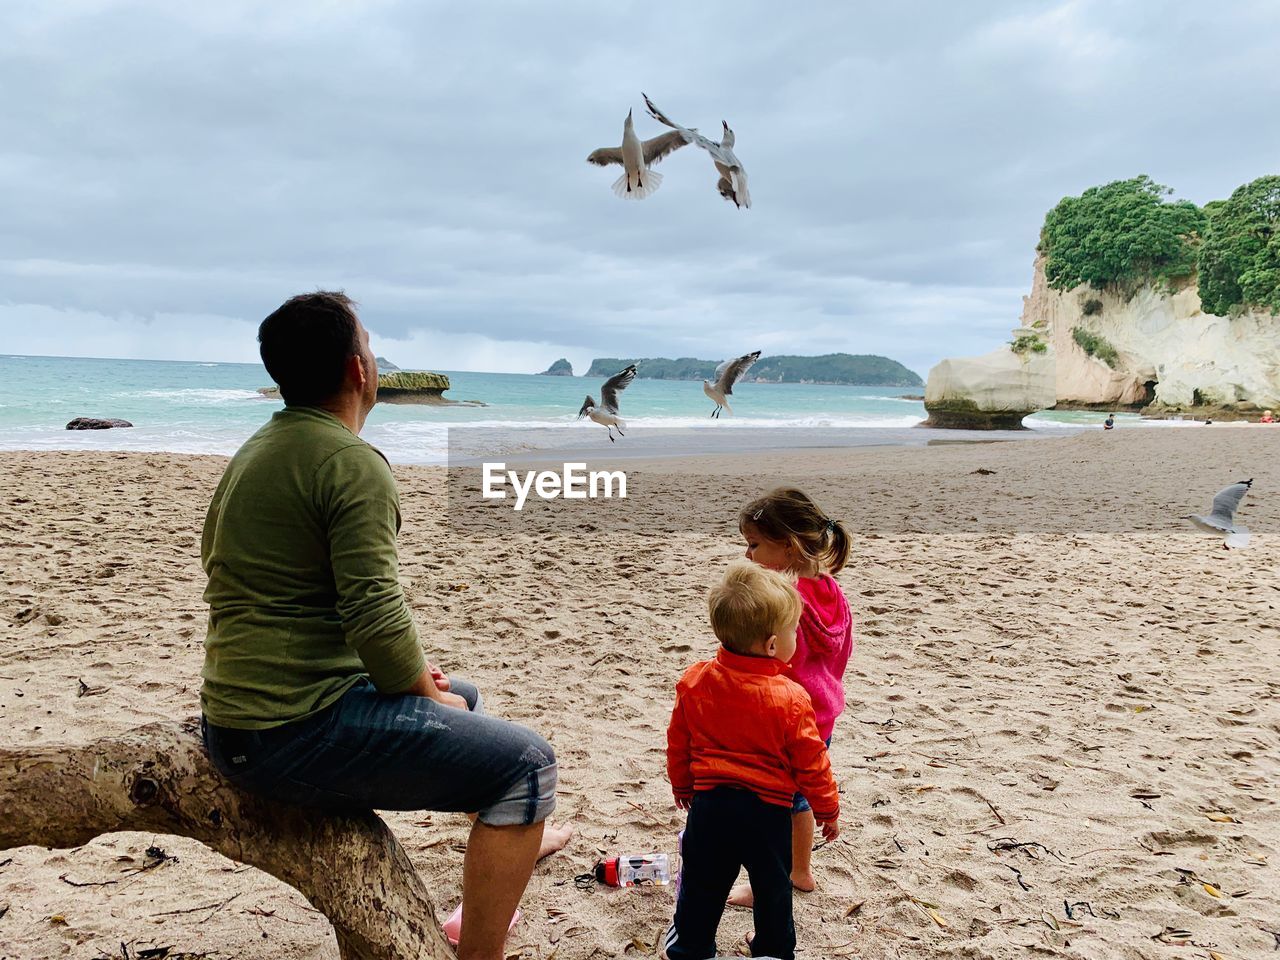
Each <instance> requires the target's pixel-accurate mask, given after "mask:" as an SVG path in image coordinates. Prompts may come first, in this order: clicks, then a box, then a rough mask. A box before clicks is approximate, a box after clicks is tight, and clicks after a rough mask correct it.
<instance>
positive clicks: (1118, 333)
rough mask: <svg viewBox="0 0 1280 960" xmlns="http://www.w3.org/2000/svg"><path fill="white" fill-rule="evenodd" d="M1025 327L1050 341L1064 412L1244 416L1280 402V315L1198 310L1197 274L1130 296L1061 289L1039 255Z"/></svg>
mask: <svg viewBox="0 0 1280 960" xmlns="http://www.w3.org/2000/svg"><path fill="white" fill-rule="evenodd" d="M1022 325H1023V326H1024V327H1027V328H1030V329H1032V330H1034V331H1036V332H1037V333H1039V334H1040V336H1041V337H1042V338H1043V339H1044V341H1045V342H1046V343H1047V344H1048V345H1049V348H1050V352H1051V353H1052V354H1053V356H1054V361H1055V374H1054V381H1055V393H1056V397H1057V402H1058V405H1059V406H1062V407H1073V406H1074V407H1081V406H1084V407H1096V408H1098V409H1101V408H1104V407H1129V408H1131V409H1148V410H1149V412H1151V413H1162V412H1172V411H1188V410H1194V408H1199V407H1204V408H1219V409H1223V410H1231V409H1235V410H1237V411H1240V412H1249V411H1252V410H1254V409H1258V408H1265V407H1275V406H1277V405H1280V316H1274V315H1272V314H1271V313H1270V312H1269V311H1267V310H1260V311H1246V312H1243V313H1240V314H1239V315H1237V316H1231V317H1220V316H1217V315H1216V314H1212V313H1205V312H1204V311H1203V310H1202V309H1201V307H1200V296H1199V294H1198V293H1197V292H1196V284H1195V280H1194V278H1192V279H1191V280H1189V281H1188V282H1186V283H1185V284H1183V285H1181V286H1180V287H1179V288H1178V289H1176V290H1174V291H1165V290H1160V289H1157V288H1155V287H1152V286H1150V285H1146V286H1143V287H1140V288H1139V289H1138V290H1137V292H1135V293H1134V294H1133V295H1132V296H1126V295H1125V293H1123V292H1121V291H1118V290H1112V289H1110V288H1108V289H1104V290H1096V289H1094V288H1092V287H1090V286H1088V285H1081V286H1079V287H1076V288H1074V289H1072V290H1065V291H1058V290H1053V289H1051V288H1050V287H1049V284H1048V283H1047V281H1046V280H1045V273H1044V261H1043V258H1037V260H1036V265H1035V274H1034V277H1033V279H1032V283H1031V294H1030V295H1029V296H1027V297H1024V298H1023V305H1022Z"/></svg>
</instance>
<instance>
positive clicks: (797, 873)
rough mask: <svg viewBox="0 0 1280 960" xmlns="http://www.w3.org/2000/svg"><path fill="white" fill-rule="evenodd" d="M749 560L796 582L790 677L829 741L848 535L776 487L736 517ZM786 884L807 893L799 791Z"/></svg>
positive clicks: (739, 895) (847, 648)
mask: <svg viewBox="0 0 1280 960" xmlns="http://www.w3.org/2000/svg"><path fill="white" fill-rule="evenodd" d="M738 529H739V530H740V531H742V536H743V537H744V538H745V539H746V541H747V559H748V560H751V561H753V562H755V563H758V564H760V566H762V567H768V568H769V569H771V570H779V571H783V572H786V573H789V574H791V575H793V576H795V577H797V578H798V579H797V581H796V589H797V590H799V591H800V596H801V597H802V598H803V599H804V613H803V614H802V615H801V617H800V629H799V630H798V631H797V634H796V652H795V656H794V657H792V659H791V671H792V677H793V679H795V680H796V681H797V682H798V683H799V684H800V685H801V686H802V687H804V689H805V690H806V691H808V693H809V696H810V697H811V698H812V700H813V710H814V713H815V715H816V716H817V720H818V735H819V736H820V737H822V738H823V739H824V740H825V741H827V745H828V746H830V744H831V731H832V728H833V727H834V726H835V722H836V717H838V716H840V714H841V713H842V712H844V670H845V666H846V665H847V664H848V662H849V657H850V655H851V654H852V653H853V615H852V614H851V613H850V611H849V601H847V600H846V599H845V597H844V594H843V593H842V592H841V590H840V585H839V584H837V583H836V581H835V579H834V578H833V577H832V576H831V575H832V574H834V573H839V572H840V569H841V568H842V567H843V566H844V565H845V562H846V561H847V560H848V559H849V548H850V542H849V535H848V533H846V532H845V529H844V527H843V526H841V524H840V522H839V521H838V520H831V519H828V517H827V515H826V514H825V513H823V512H822V510H821V509H820V508H819V507H818V506H817V504H815V503H814V502H813V501H812V500H810V499H809V498H808V496H806V495H805V494H804V493H802V492H801V491H799V490H796V489H794V488H789V487H780V488H778V489H777V490H774V491H773V492H771V493H769V494H767V495H765V496H763V497H760V498H759V499H758V500H754V501H752V502H751V503H749V504H747V505H746V506H745V507H743V508H742V512H741V513H740V514H738ZM791 812H792V817H791V851H792V854H791V884H792V886H794V887H795V888H796V889H797V890H813V889H814V888H815V887H816V886H817V884H816V882H815V881H814V879H813V869H812V859H813V830H814V818H813V811H812V810H811V809H810V807H809V802H808V801H807V800H805V798H804V797H802V796H800V795H799V794H797V795H796V798H795V802H794V804H793V805H792V808H791ZM729 902H730V903H732V904H737V905H742V906H748V905H750V903H751V888H750V886H748V885H746V884H743V885H741V886H739V887H736V888H735V889H734V891H733V894H732V895H731V896H730V898H729Z"/></svg>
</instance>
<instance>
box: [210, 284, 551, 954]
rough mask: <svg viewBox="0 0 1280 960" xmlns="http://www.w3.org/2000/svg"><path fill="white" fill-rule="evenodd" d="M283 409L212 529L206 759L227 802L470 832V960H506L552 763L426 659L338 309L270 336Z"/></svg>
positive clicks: (320, 300) (289, 321)
mask: <svg viewBox="0 0 1280 960" xmlns="http://www.w3.org/2000/svg"><path fill="white" fill-rule="evenodd" d="M258 343H259V345H260V349H261V354H262V362H263V363H264V364H265V366H266V368H267V372H268V373H269V374H271V378H272V379H273V380H275V382H276V383H277V384H278V385H279V386H280V394H281V396H282V397H283V398H284V409H282V410H278V411H276V413H275V414H274V415H273V416H272V417H271V419H270V421H268V422H267V423H266V424H265V425H264V426H263V427H262V429H260V430H259V431H258V432H257V433H255V434H254V435H253V436H252V437H250V438H249V439H248V440H246V441H245V443H244V446H242V447H241V448H240V449H239V451H238V452H237V453H236V455H235V456H234V457H232V458H231V462H230V463H229V464H227V469H226V472H225V473H224V474H223V476H222V481H221V482H220V483H219V484H218V488H217V490H216V491H215V492H214V495H213V502H212V503H211V504H210V506H209V512H208V516H207V518H206V519H205V525H204V538H203V543H202V544H201V559H202V561H203V565H204V569H205V573H206V574H207V575H208V578H209V580H208V585H207V587H206V588H205V592H204V599H205V601H206V602H207V603H208V604H209V627H208V635H207V636H206V638H205V643H204V647H205V660H204V671H203V675H204V686H203V688H202V689H201V692H200V705H201V708H202V713H203V715H204V716H203V729H204V741H205V744H206V746H207V747H208V750H209V756H210V757H211V758H212V760H213V762H214V764H215V765H216V766H217V767H218V769H219V770H221V771H222V773H223V774H224V775H225V776H226V777H227V778H228V779H229V780H230V781H231V782H232V783H234V784H236V785H237V786H239V787H241V788H243V789H245V790H248V791H250V792H252V793H257V794H261V795H263V796H266V797H269V798H272V799H275V800H280V801H283V802H290V803H295V804H301V805H304V806H309V807H322V808H329V809H338V810H343V811H349V810H352V809H355V810H441V811H458V812H466V813H471V814H476V815H478V816H477V819H476V822H475V824H474V826H473V827H472V828H471V835H470V837H469V839H468V840H467V852H466V861H465V863H464V866H463V871H462V872H463V876H464V878H465V879H464V881H463V889H464V893H465V895H466V913H465V914H464V915H463V918H462V930H461V942H460V943H459V945H458V956H459V957H460V958H463V960H502V958H503V956H504V950H503V944H504V942H505V940H506V936H507V928H508V926H509V924H510V921H511V917H512V915H513V914H514V912H515V910H516V904H517V903H518V902H519V901H520V897H521V895H522V894H523V893H524V889H525V885H526V884H527V883H528V880H529V876H530V875H531V873H532V872H533V865H534V862H535V861H536V860H537V859H538V857H539V856H542V855H545V854H546V853H549V852H551V851H552V850H554V849H558V848H559V847H562V846H564V844H565V843H566V842H567V840H568V838H569V830H568V829H567V828H566V827H559V828H557V827H546V823H547V817H548V816H549V815H550V814H551V811H552V810H553V809H554V808H555V803H556V779H557V767H556V758H555V754H554V753H553V752H552V749H551V747H550V745H548V743H547V741H546V740H544V739H543V738H542V737H540V736H538V734H536V733H534V732H533V731H532V730H529V729H527V728H525V727H522V726H519V725H517V724H514V723H510V722H508V721H506V720H499V719H498V718H496V717H491V716H488V715H486V714H485V712H484V711H483V709H481V701H480V693H479V691H478V690H477V689H476V688H475V687H474V686H473V685H471V684H470V683H467V682H466V681H465V680H462V679H460V678H457V677H454V678H449V677H446V676H445V674H444V673H443V672H442V671H440V670H439V669H437V668H436V667H435V666H434V665H433V664H431V663H429V662H427V660H426V659H425V658H424V656H423V650H422V644H421V643H420V641H419V638H418V631H417V627H416V626H415V624H414V620H413V616H412V614H411V612H410V610H409V606H408V604H407V603H406V602H405V598H404V593H403V591H402V589H401V586H400V570H399V560H398V556H397V553H396V534H397V533H398V532H399V530H400V500H399V496H398V495H397V493H396V484H395V480H394V478H393V477H392V475H391V468H390V467H389V466H388V465H387V461H386V458H385V457H383V455H382V454H381V453H379V452H378V451H377V450H376V449H374V448H373V447H371V446H370V445H369V444H368V443H366V442H365V441H363V440H361V439H360V437H359V433H360V429H361V428H362V427H363V426H364V423H365V418H366V417H367V416H368V415H369V411H370V410H372V409H373V405H374V403H375V401H376V400H377V389H378V367H377V362H376V361H375V360H374V356H373V352H372V351H371V350H370V349H369V335H368V332H367V331H366V330H365V328H364V327H363V325H361V323H360V320H359V318H358V317H357V316H356V313H355V309H354V304H353V303H352V302H351V301H350V300H349V299H348V298H347V297H346V296H345V295H343V294H341V293H308V294H303V295H301V296H298V297H294V298H292V299H291V300H288V301H286V302H285V304H284V305H283V306H281V307H280V309H278V310H276V311H275V313H273V314H271V316H269V317H267V319H266V320H264V321H263V322H262V325H261V327H259V329H258Z"/></svg>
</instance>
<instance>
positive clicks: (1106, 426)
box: [1102, 413, 1116, 430]
mask: <svg viewBox="0 0 1280 960" xmlns="http://www.w3.org/2000/svg"><path fill="white" fill-rule="evenodd" d="M1115 428H1116V415H1115V414H1114V413H1108V414H1107V419H1106V420H1104V421H1102V429H1103V430H1114V429H1115Z"/></svg>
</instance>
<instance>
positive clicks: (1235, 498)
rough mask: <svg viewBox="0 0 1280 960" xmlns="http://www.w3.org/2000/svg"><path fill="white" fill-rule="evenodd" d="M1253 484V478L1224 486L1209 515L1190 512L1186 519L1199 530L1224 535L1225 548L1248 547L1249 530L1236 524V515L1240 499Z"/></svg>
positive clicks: (1214, 500)
mask: <svg viewBox="0 0 1280 960" xmlns="http://www.w3.org/2000/svg"><path fill="white" fill-rule="evenodd" d="M1251 486H1253V479H1252V478H1250V479H1248V480H1237V481H1236V482H1235V483H1233V484H1232V485H1231V486H1229V487H1223V488H1222V489H1221V490H1219V491H1218V495H1217V496H1215V497H1214V498H1213V509H1212V510H1211V511H1209V515H1208V516H1207V517H1201V516H1198V515H1197V514H1194V513H1189V514H1187V515H1186V517H1185V518H1184V519H1186V520H1190V521H1191V522H1192V524H1194V525H1195V527H1196V529H1198V530H1203V531H1204V532H1205V533H1212V534H1215V535H1217V536H1219V537H1222V538H1223V539H1222V548H1223V549H1224V550H1230V549H1231V548H1232V547H1247V546H1248V545H1249V531H1248V530H1246V529H1245V528H1244V527H1240V526H1237V525H1236V522H1235V516H1236V510H1237V508H1239V506H1240V501H1241V500H1243V499H1244V495H1245V494H1246V493H1248V492H1249V488H1250V487H1251Z"/></svg>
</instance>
